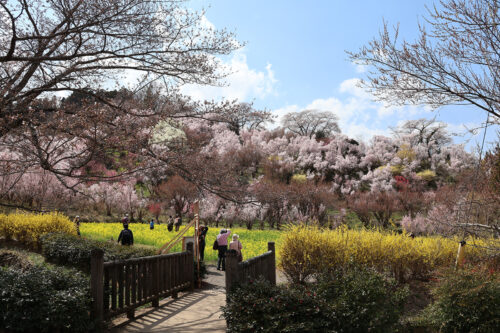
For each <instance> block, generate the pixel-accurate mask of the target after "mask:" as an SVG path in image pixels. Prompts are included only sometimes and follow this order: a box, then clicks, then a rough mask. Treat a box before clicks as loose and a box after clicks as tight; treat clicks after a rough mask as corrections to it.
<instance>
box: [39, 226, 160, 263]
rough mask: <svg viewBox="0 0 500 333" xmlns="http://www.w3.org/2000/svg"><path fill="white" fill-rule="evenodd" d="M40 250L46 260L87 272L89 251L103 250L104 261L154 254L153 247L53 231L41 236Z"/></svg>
mask: <svg viewBox="0 0 500 333" xmlns="http://www.w3.org/2000/svg"><path fill="white" fill-rule="evenodd" d="M41 244H42V251H43V254H44V256H45V257H46V258H47V260H48V261H51V262H54V263H56V264H59V265H69V266H73V267H76V268H79V269H81V270H83V271H86V272H88V271H89V270H90V252H91V251H92V250H93V249H102V250H103V251H104V261H112V260H122V259H129V258H137V257H146V256H151V255H155V254H156V251H155V249H153V248H148V247H142V246H135V245H134V246H122V245H119V244H117V243H115V242H111V241H108V242H102V241H96V240H91V239H86V238H80V237H77V236H72V235H68V234H61V233H53V234H47V235H45V236H43V237H42V238H41Z"/></svg>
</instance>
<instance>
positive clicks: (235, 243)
mask: <svg viewBox="0 0 500 333" xmlns="http://www.w3.org/2000/svg"><path fill="white" fill-rule="evenodd" d="M242 248H243V246H242V245H241V242H240V240H239V236H238V235H237V234H234V235H233V241H232V242H231V243H229V249H230V250H235V251H236V252H238V261H243V255H242V254H241V249H242Z"/></svg>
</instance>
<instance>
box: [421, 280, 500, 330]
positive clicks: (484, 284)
mask: <svg viewBox="0 0 500 333" xmlns="http://www.w3.org/2000/svg"><path fill="white" fill-rule="evenodd" d="M432 293H433V296H434V298H435V301H434V303H432V304H431V305H429V306H428V307H427V308H425V309H424V310H423V311H422V313H421V314H420V315H419V316H418V317H417V318H416V319H414V320H413V325H414V326H426V327H430V328H433V329H435V330H436V331H437V330H439V332H443V333H447V332H450V333H454V332H456V333H458V332H464V333H465V332H477V333H479V332H498V330H499V328H500V276H499V274H498V273H496V274H495V273H494V274H490V273H489V272H487V271H484V270H479V271H466V270H459V271H449V272H447V273H446V274H445V275H444V276H443V278H442V279H440V281H439V282H438V284H437V286H436V287H435V288H434V289H433V290H432Z"/></svg>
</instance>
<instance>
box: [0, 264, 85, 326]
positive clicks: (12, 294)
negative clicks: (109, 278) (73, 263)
mask: <svg viewBox="0 0 500 333" xmlns="http://www.w3.org/2000/svg"><path fill="white" fill-rule="evenodd" d="M90 302H91V298H90V290H89V281H88V279H87V278H86V277H85V276H83V275H82V274H81V273H79V272H77V271H71V270H70V271H68V270H67V269H61V268H52V269H48V268H45V267H42V266H33V267H31V268H29V269H27V270H25V271H20V270H15V269H12V268H0V309H1V311H0V327H2V328H4V329H5V330H6V331H7V332H89V331H92V330H93V328H94V324H93V321H92V319H91V317H90V312H89V310H90Z"/></svg>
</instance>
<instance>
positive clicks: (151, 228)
mask: <svg viewBox="0 0 500 333" xmlns="http://www.w3.org/2000/svg"><path fill="white" fill-rule="evenodd" d="M154 228H155V220H153V219H151V222H149V230H153V229H154Z"/></svg>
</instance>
